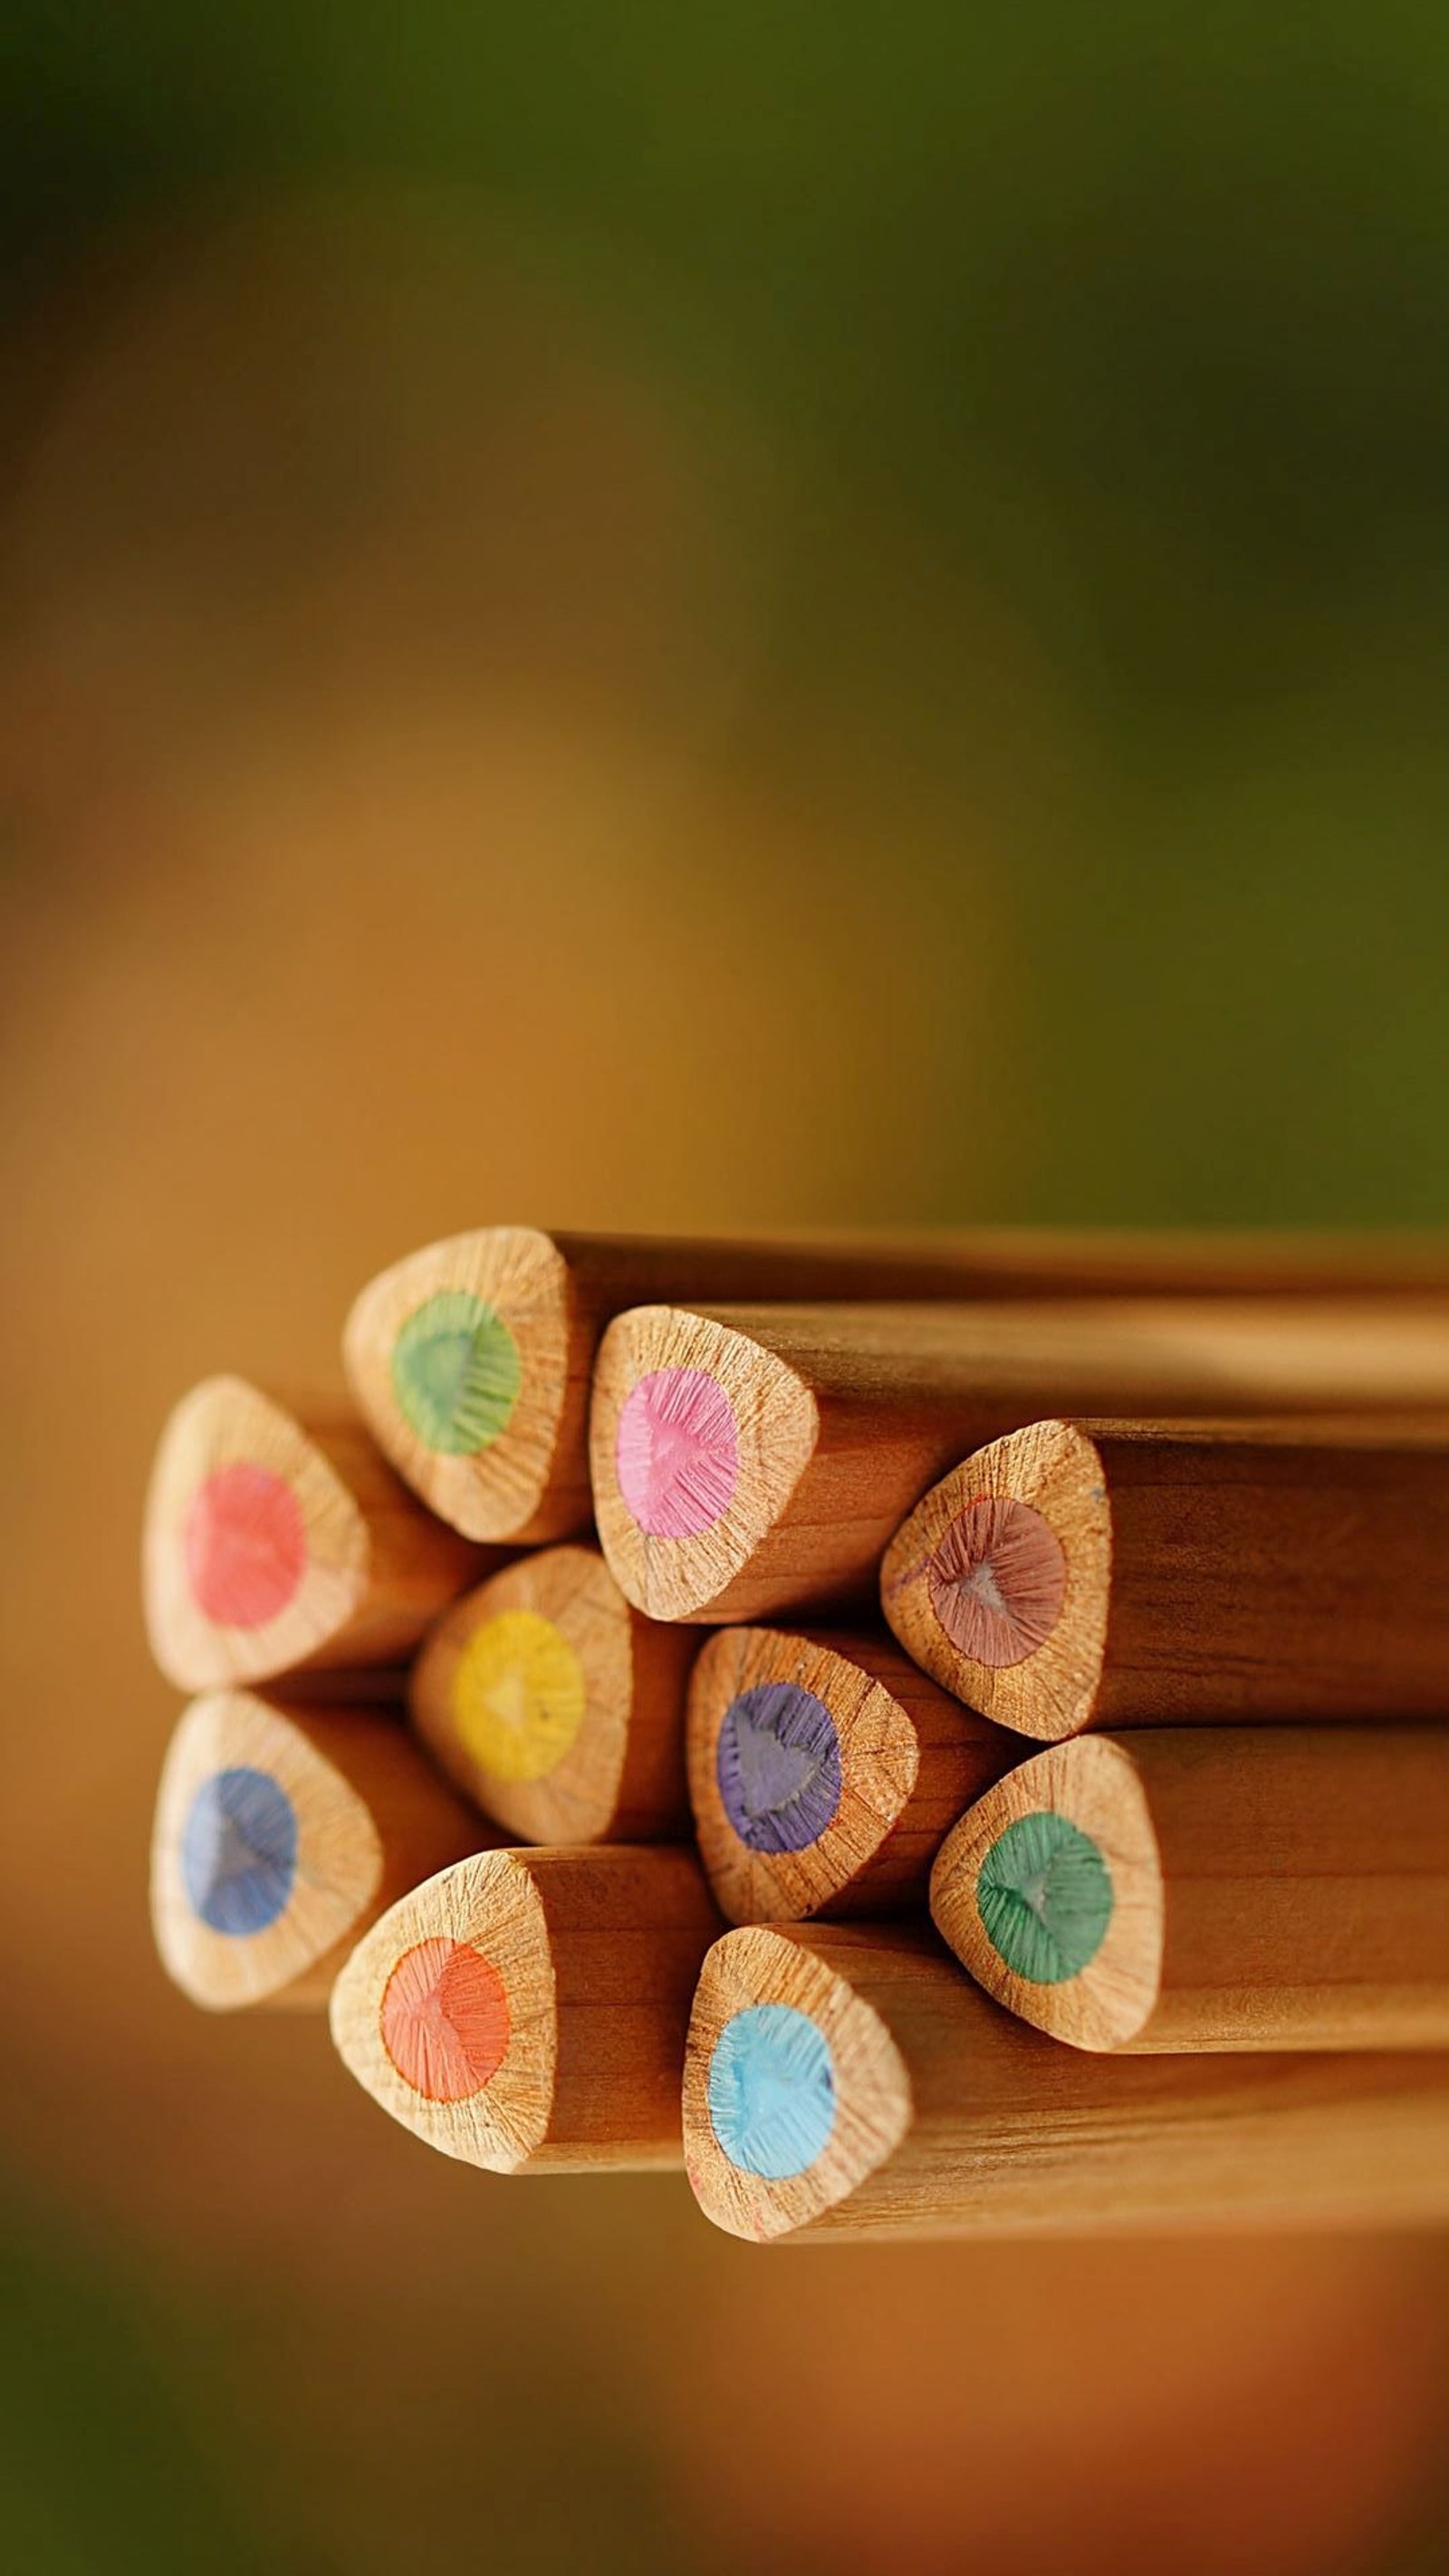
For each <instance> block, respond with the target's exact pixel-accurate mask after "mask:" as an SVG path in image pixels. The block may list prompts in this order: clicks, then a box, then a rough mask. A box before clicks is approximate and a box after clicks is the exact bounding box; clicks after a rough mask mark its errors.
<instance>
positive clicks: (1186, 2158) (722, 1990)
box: [684, 1923, 1449, 2242]
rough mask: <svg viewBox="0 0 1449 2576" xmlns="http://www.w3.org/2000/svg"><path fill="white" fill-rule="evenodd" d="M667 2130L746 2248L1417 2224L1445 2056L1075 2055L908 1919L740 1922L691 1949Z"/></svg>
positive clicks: (1436, 2208) (1444, 2117) (1424, 2209)
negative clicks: (964, 1970)
mask: <svg viewBox="0 0 1449 2576" xmlns="http://www.w3.org/2000/svg"><path fill="white" fill-rule="evenodd" d="M684 2137H685V2162H686V2167H687V2170H688V2173H689V2178H690V2181H691V2183H692V2185H693V2187H694V2191H695V2194H696V2197H697V2198H698V2200H699V2202H700V2205H701V2207H702V2208H703V2210H704V2212H705V2215H706V2216H707V2217H708V2218H711V2219H713V2220H714V2222H715V2224H716V2225H717V2226H719V2227H722V2228H725V2229H727V2230H728V2231H729V2233H730V2234H732V2235H735V2236H743V2237H747V2238H750V2239H753V2240H754V2241H756V2242H767V2241H770V2240H778V2239H780V2238H792V2237H793V2238H796V2239H799V2238H807V2239H808V2238H809V2237H811V2236H817V2235H818V2236H822V2237H824V2236H829V2237H832V2238H844V2239H849V2238H852V2237H855V2238H871V2237H891V2236H905V2237H937V2236H941V2237H944V2236H970V2235H982V2236H988V2235H997V2236H1020V2235H1031V2234H1057V2235H1094V2234H1108V2233H1117V2232H1122V2231H1125V2230H1147V2231H1152V2232H1158V2231H1160V2232H1172V2231H1174V2230H1179V2229H1182V2228H1185V2227H1192V2228H1200V2229H1211V2228H1259V2227H1271V2228H1285V2227H1329V2226H1354V2227H1397V2226H1409V2225H1420V2224H1423V2223H1426V2222H1432V2223H1436V2224H1438V2223H1442V2222H1443V2220H1444V2219H1445V2218H1446V2217H1449V2056H1445V2055H1436V2054H1434V2053H1432V2052H1418V2053H1412V2054H1407V2055H1406V2054H1393V2055H1378V2056H1373V2055H1357V2056H1353V2055H1350V2056H1332V2057H1329V2056H1314V2055H1310V2054H1300V2055H1297V2056H1291V2055H1290V2056H1284V2057H1224V2056H1204V2057H1086V2056H1083V2055H1081V2054H1080V2053H1079V2052H1078V2051H1077V2050H1075V2049H1069V2048H1061V2047H1059V2046H1058V2045H1057V2044H1056V2042H1055V2041H1054V2040H1050V2039H1048V2038H1046V2037H1045V2036H1044V2035H1043V2033H1042V2032H1040V2031H1035V2030H1031V2029H1029V2028H1028V2027H1027V2025H1026V2024H1025V2023H1024V2022H1021V2021H1017V2020H1015V2019H1013V2017H1012V2016H1011V2015H1010V2014H1009V2013H1004V2012H1002V2011H1001V2009H1000V2007H999V2006H998V2005H996V2004H994V2003H992V2001H991V2000H990V1998H989V1997H988V1996H986V1995H984V1994H982V1993H981V1992H980V1990H979V1989H978V1988H977V1987H975V1986H973V1985H972V1984H971V1982H970V1980H969V1978H966V1977H964V1976H963V1975H962V1974H961V1971H960V1970H959V1968H958V1967H957V1966H956V1964H955V1962H954V1961H953V1960H951V1959H949V1958H947V1957H946V1955H945V1954H944V1952H943V1951H942V1950H941V1949H940V1948H939V1946H938V1944H937V1943H936V1942H935V1941H934V1940H933V1939H932V1937H931V1935H930V1934H929V1933H928V1932H926V1931H924V1930H918V1929H916V1928H915V1927H914V1926H903V1925H899V1924H881V1925H872V1924H865V1923H850V1924H845V1923H842V1924H806V1925H798V1926H797V1925H788V1926H771V1927H768V1928H766V1927H754V1928H750V1929H747V1930H742V1931H735V1932H730V1933H727V1934H726V1935H725V1937H724V1938H723V1940H721V1941H718V1942H716V1944H715V1946H714V1948H713V1949H712V1950H711V1951H710V1954H709V1956H708V1958H707V1959H706V1961H705V1963H704V1968H703V1971H702V1974H701V1977H700V1983H699V1993H698V1997H697V1999H696V2002H695V2007H694V2013H693V2016H692V2018H691V2022H690V2029H689V2044H688V2050H687V2055H686V2061H685V2079H684Z"/></svg>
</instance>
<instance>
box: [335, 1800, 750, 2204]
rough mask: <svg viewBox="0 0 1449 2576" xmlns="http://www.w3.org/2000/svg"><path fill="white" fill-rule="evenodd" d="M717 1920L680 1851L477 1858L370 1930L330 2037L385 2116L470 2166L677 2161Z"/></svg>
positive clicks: (342, 1992) (350, 1967)
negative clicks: (697, 1991) (697, 1992)
mask: <svg viewBox="0 0 1449 2576" xmlns="http://www.w3.org/2000/svg"><path fill="white" fill-rule="evenodd" d="M719 1928H720V1924H719V1916H718V1914H717V1913H716V1911H715V1908H714V1906H713V1904H712V1903H711V1901H710V1896H709V1891H708V1889H707V1888H706V1886H705V1883H704V1877H703V1874H702V1872H701V1871H700V1868H699V1864H698V1862H697V1861H696V1860H695V1858H694V1855H693V1853H692V1852H689V1851H685V1850H681V1849H671V1848H669V1847H668V1846H665V1845H662V1844H653V1845H630V1844H619V1843H615V1844H606V1845H601V1846H599V1847H598V1848H597V1849H595V1850H592V1851H498V1852H488V1853H485V1854H484V1855H483V1856H482V1857H481V1858H480V1859H477V1860H466V1861H463V1862H461V1863H459V1865H458V1866H457V1867H456V1868H453V1869H448V1870H444V1871H442V1872H441V1873H440V1874H439V1875H438V1876H437V1877H436V1878H432V1879H429V1880H428V1882H427V1884H426V1885H425V1886H423V1887H419V1888H417V1889H415V1890H414V1892H413V1893H412V1894H411V1895H410V1896H405V1897H404V1898H403V1900H402V1902H401V1903H400V1904H398V1905H395V1906H394V1907H393V1909H392V1911H391V1913H390V1914H387V1915H385V1916H384V1918H383V1920H382V1921H381V1922H380V1923H378V1924H376V1925H375V1926H374V1928H373V1930H372V1931H371V1932H369V1934H368V1935H367V1938H366V1939H365V1940H364V1941H363V1942H362V1943H360V1945H359V1947H358V1948H357V1950H356V1951H355V1952H354V1953H353V1956H352V1957H351V1958H350V1959H349V1960H348V1962H347V1965H346V1967H345V1968H344V1969H343V1971H342V1974H341V1975H340V1977H339V1978H338V1980H337V1985H336V1988H335V1991H334V1993H333V1997H332V2036H333V2038H334V2040H335V2042H336V2044H337V2047H338V2049H339V2051H340V2053H341V2055H342V2058H343V2060H344V2061H345V2063H346V2064H347V2066H348V2067H349V2068H350V2069H351V2071H352V2073H353V2074H354V2075H355V2076H356V2077H357V2080H358V2082H359V2083H360V2084H362V2085H364V2086H365V2087H366V2089H367V2091H368V2092H369V2093H371V2094H372V2095H373V2097H374V2099H375V2100H377V2101H378V2102H380V2103H381V2105H382V2107H383V2109H384V2110H385V2111H389V2112H390V2113H391V2114H392V2116H393V2118H394V2119H395V2120H399V2121H401V2122H402V2124H403V2126H404V2127H405V2128H409V2129H412V2130H414V2131H415V2132H416V2134H417V2135H418V2136H419V2137H421V2138H424V2139H426V2140H427V2141H428V2143H429V2145H431V2146H434V2147H438V2148H440V2149H441V2150H442V2152H443V2153H444V2155H450V2156H457V2157H459V2158H460V2159H461V2160H462V2161H463V2162H464V2163H465V2164H473V2165H482V2166H484V2167H485V2168H486V2169H487V2170H488V2171H490V2172H493V2173H521V2172H524V2171H525V2170H526V2171H530V2172H532V2171H541V2170H547V2171H552V2172H556V2173H557V2172H565V2173H573V2172H586V2171H589V2170H591V2169H593V2168H596V2167H616V2168H620V2169H627V2168H631V2167H645V2166H651V2165H678V2164H679V2163H680V2161H681V2157H682V2149H681V2142H680V2126H679V2098H680V2097H679V2088H680V2075H681V2069H682V2066H683V2059H684V2032H685V2025H686V2023H687V2022H688V2019H689V2010H690V2001H691V1998H692V1995H693V1992H694V1987H695V1984H696V1981H697V1979H698V1975H699V1969H700V1963H701V1961H702V1959H703V1957H704V1953H705V1951H706V1950H707V1949H708V1947H709V1944H710V1942H711V1941H712V1940H713V1939H714V1937H715V1935H716V1933H717V1932H718V1930H719Z"/></svg>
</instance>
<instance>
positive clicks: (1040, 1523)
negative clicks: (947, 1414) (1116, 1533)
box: [881, 1422, 1112, 1743]
mask: <svg viewBox="0 0 1449 2576" xmlns="http://www.w3.org/2000/svg"><path fill="white" fill-rule="evenodd" d="M1111 1556H1112V1521H1111V1504H1110V1501H1109V1499H1108V1494H1107V1488H1106V1483H1105V1480H1104V1474H1103V1468H1102V1461H1101V1458H1100V1455H1099V1453H1098V1451H1097V1449H1096V1448H1095V1446H1094V1444H1093V1443H1092V1441H1091V1440H1090V1439H1089V1438H1088V1437H1087V1436H1086V1434H1085V1433H1084V1432H1082V1431H1080V1430H1078V1429H1077V1428H1076V1426H1075V1425H1074V1424H1072V1423H1069V1422H1034V1423H1032V1424H1030V1425H1029V1426H1028V1427H1027V1428H1026V1429H1025V1430H1022V1431H1014V1432H1011V1433H1009V1434H1008V1435H1007V1437H1006V1438H1005V1439H1002V1440H995V1441H993V1442H992V1443H991V1445H990V1447H989V1448H986V1449H981V1450H978V1451H977V1452H976V1454H975V1456H974V1457H971V1458H968V1459H966V1460H965V1461H963V1463H962V1465H961V1466H959V1467H954V1468H953V1469H952V1470H951V1473H950V1474H949V1475H948V1476H943V1477H942V1479H941V1481H940V1483H939V1484H937V1485H934V1486H933V1487H932V1488H931V1491H930V1492H929V1493H928V1494H927V1495H926V1496H925V1498H924V1500H923V1501H922V1502H920V1503H918V1504H917V1506H916V1509H915V1510H914V1511H913V1512H912V1513H911V1514H910V1516H909V1518H908V1519H907V1520H905V1521H903V1522H902V1524H901V1527H900V1528H899V1530H898V1531H897V1532H896V1535H895V1537H894V1539H893V1540H892V1542H891V1544H890V1547H889V1548H888V1549H887V1551H886V1555H885V1559H884V1562H883V1564H882V1567H881V1607H882V1609H883V1610H884V1612H885V1616H886V1619H887V1620H888V1622H889V1624H890V1626H891V1628H892V1629H893V1630H894V1632H895V1634H896V1636H897V1637H898V1638H899V1640H900V1642H901V1644H902V1645H903V1646H904V1647H905V1649H906V1652H907V1653H908V1654H909V1655H910V1656H911V1657H912V1658H913V1659H914V1661H915V1662H916V1663H918V1664H919V1665H920V1666H921V1667H922V1669H923V1670H924V1671H926V1672H928V1673H929V1674H930V1675H931V1677H932V1679H933V1680H935V1681H938V1682H940V1683H941V1685H942V1686H943V1688H944V1689H946V1690H949V1691H951V1692H953V1693H954V1695H955V1697H956V1698H957V1699H959V1700H963V1701H964V1702H965V1703H966V1705H967V1706H968V1707H970V1708H974V1709H978V1710H979V1711H980V1712H981V1714H982V1715H983V1716H984V1717H989V1718H993V1719H994V1720H995V1721H996V1723H997V1724H998V1725H1000V1726H1007V1727H1011V1728H1013V1729H1014V1730H1015V1731H1016V1732H1017V1733H1018V1734H1022V1735H1032V1736H1035V1737H1036V1738H1037V1740H1038V1741H1039V1742H1045V1743H1056V1742H1059V1741H1060V1740H1061V1739H1062V1738H1063V1737H1066V1736H1069V1735H1075V1734H1076V1733H1078V1732H1079V1730H1080V1729H1081V1728H1082V1727H1084V1726H1086V1725H1088V1724H1089V1723H1090V1721H1091V1717H1092V1713H1093V1710H1094V1707H1095V1705H1096V1697H1097V1690H1098V1686H1099V1683H1100V1680H1101V1673H1102V1661H1103V1656H1104V1654H1105V1652H1106V1643H1107V1606H1108V1586H1109V1583H1110V1578H1111Z"/></svg>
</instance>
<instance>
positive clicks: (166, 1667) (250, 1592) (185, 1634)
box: [143, 1377, 371, 1691]
mask: <svg viewBox="0 0 1449 2576" xmlns="http://www.w3.org/2000/svg"><path fill="white" fill-rule="evenodd" d="M370 1556H371V1542H370V1540H369V1537H368V1533H367V1528H366V1524H365V1522H364V1520H363V1517H362V1514H361V1512H360V1511H359V1509H358V1507H357V1504H356V1501H355V1500H354V1498H353V1496H352V1495H351V1494H350V1493H349V1492H348V1490H347V1488H346V1486H345V1485H344V1484H343V1482H342V1480H341V1478H340V1477H339V1476H338V1474H337V1472H336V1470H335V1468H334V1467H333V1466H332V1464H331V1462H330V1461H329V1460H328V1459H327V1458H326V1457H325V1456H324V1455H323V1452H322V1450H321V1449H320V1448H319V1447H318V1445H317V1443H316V1442H315V1441H314V1440H313V1439H311V1438H310V1437H309V1435H308V1433H307V1432H306V1430H305V1429H304V1428H303V1426H302V1424H301V1423H300V1422H298V1421H297V1420H296V1419H295V1418H294V1416H293V1415H292V1414H290V1413H288V1412H287V1411H286V1410H285V1409H284V1407H283V1406H281V1405H280V1404H277V1403H275V1402H274V1401H273V1400H272V1398H271V1397H270V1396H266V1395H263V1394H261V1393H260V1392H259V1391H258V1389H257V1388H256V1387H254V1386H249V1385H248V1384H247V1383H246V1381H245V1380H244V1379H242V1378H237V1377H214V1378H207V1379H206V1380H204V1382H203V1383H202V1384H201V1385H200V1386H197V1387H193V1388H192V1390H191V1392H190V1394H189V1395H186V1396H184V1397H183V1398H182V1400H181V1402H180V1404H178V1405H177V1406H176V1408H175V1410H174V1412H173V1413H172V1414H171V1416H170V1418H169V1420H168V1421H167V1423H166V1426H165V1428H164V1430H163V1432H162V1434H161V1439H160V1442H159V1444H158V1446H157V1451H156V1459H155V1465H154V1467H153V1469H152V1475H151V1487H150V1492H149V1495H148V1497H147V1503H146V1522H145V1538H144V1549H143V1587H144V1597H145V1609H146V1624H147V1629H148V1631H149V1634H150V1639H151V1647H152V1651H153V1653H154V1654H155V1657H156V1661H157V1663H158V1664H159V1665H160V1667H161V1669H162V1671H163V1672H164V1673H165V1674H166V1676H167V1678H168V1679H169V1680H171V1681H173V1682H175V1683H176V1684H177V1686H178V1687H179V1688H180V1689H182V1690H192V1691H200V1690H210V1689H213V1688H216V1687H218V1686H220V1685H222V1684H225V1683H228V1682H236V1683H241V1682H260V1681H266V1680H269V1679H272V1678H274V1677H275V1676H277V1675H278V1674H282V1673H287V1672H291V1671H293V1670H295V1669H296V1668H297V1667H298V1666H300V1665H304V1664H307V1663H310V1662H312V1661H314V1660H317V1659H319V1658H321V1657H323V1656H324V1655H325V1650H326V1648H327V1645H328V1642H329V1640H330V1639H331V1638H333V1637H334V1636H336V1635H337V1634H338V1632H339V1631H340V1630H341V1629H343V1628H344V1627H345V1626H346V1625H347V1622H348V1620H349V1619H350V1618H351V1616H352V1613H353V1609H354V1607H355V1604H356V1603H357V1601H358V1599H359V1597H360V1595H361V1593H362V1591H363V1589H364V1587H365V1584H366V1581H367V1574H368V1566H369V1561H370Z"/></svg>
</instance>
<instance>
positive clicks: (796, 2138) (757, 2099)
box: [684, 1928, 912, 2244]
mask: <svg viewBox="0 0 1449 2576" xmlns="http://www.w3.org/2000/svg"><path fill="white" fill-rule="evenodd" d="M911 2108H912V2106H911V2087H910V2079H909V2077H908V2075H907V2073H906V2069H905V2065H904V2063H903V2061H902V2059H901V2057H900V2054H899V2052H898V2050H897V2048H896V2046H895V2043H894V2041H893V2040H892V2038H891V2037H890V2034H889V2032H888V2031H887V2030H886V2027H885V2024H884V2023H883V2022H882V2021H881V2019H880V2017H879V2015H878V2014H877V2013H875V2012H874V2011H873V2010H872V2008H871V2007H870V2005H869V2004H867V2003H866V2002H865V2001H864V1999H863V1998H862V1997H861V1996H859V1995H857V1994H856V1993H855V1992H854V1990H853V1989H852V1987H851V1986H850V1984H849V1982H848V1979H847V1977H846V1975H845V1974H843V1973H841V1972H838V1971H837V1970H835V1969H833V1968H832V1967H830V1966H828V1965H827V1964H826V1962H825V1960H824V1959H823V1958H821V1957H818V1956H817V1955H815V1954H814V1953H813V1952H812V1951H811V1950H810V1949H809V1948H808V1947H806V1946H804V1944H803V1942H802V1940H801V1938H800V1936H798V1935H797V1936H792V1935H791V1934H790V1933H788V1932H783V1931H774V1930H766V1929H763V1928H751V1929H746V1930H741V1931H735V1932H728V1933H726V1935H725V1937H724V1939H723V1940H722V1941H717V1942H716V1943H715V1945H714V1947H713V1949H712V1950H711V1951H710V1952H709V1953H708V1955H707V1957H706V1959H705V1962H704V1968H703V1972H702V1974H701V1977H700V1981H699V1989H698V1993H697V1995H696V1998H695V2005H694V2012H693V2015H692V2017H691V2021H690V2026H689V2039H688V2044H687V2049H686V2055H685V2074H684V2149H685V2165H686V2168H687V2171H688V2174H689V2179H690V2183H691V2186H692V2188H693V2191H694V2194H695V2198H696V2199H697V2200H698V2202H699V2204H700V2207H701V2208H702V2209H703V2211H704V2213H705V2216H706V2217H707V2218H710V2219H712V2220H713V2221H714V2224H715V2225H716V2226H717V2227H721V2228H724V2229H725V2230H726V2231H727V2232H728V2233H729V2234H730V2235H732V2236H742V2237H745V2238H747V2239H749V2240H750V2241H751V2242H753V2243H756V2244H761V2243H767V2242H769V2241H770V2240H772V2239H774V2238H778V2237H784V2236H790V2235H793V2234H796V2233H798V2232H799V2231H801V2230H803V2229H805V2228H808V2227H811V2226H813V2225H815V2224H817V2223H819V2222H821V2221H822V2220H825V2219H827V2218H828V2217H829V2216H830V2215H831V2213H833V2212H840V2213H841V2214H842V2216H845V2215H846V2214H847V2213H846V2210H845V2205H846V2204H848V2202H849V2200H850V2196H851V2194H852V2193H853V2192H854V2191H856V2190H857V2189H858V2187H859V2186H860V2184H861V2183H862V2182H864V2180H865V2179H866V2177H867V2176H868V2175H870V2174H871V2173H873V2172H875V2170H876V2169H877V2167H878V2166H880V2165H882V2164H884V2163H885V2161H886V2160H887V2158H888V2157H889V2156H891V2155H893V2154H894V2152H895V2150H896V2148H897V2146H898V2145H899V2144H900V2142H901V2140H902V2138H903V2137H904V2136H905V2133H906V2130H907V2128H908V2127H909V2125H910V2120H911Z"/></svg>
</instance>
